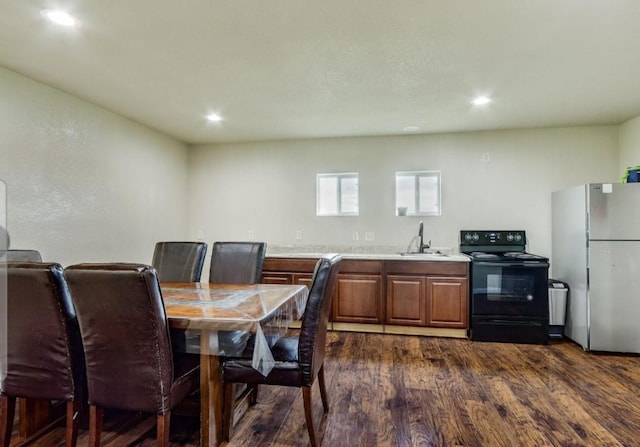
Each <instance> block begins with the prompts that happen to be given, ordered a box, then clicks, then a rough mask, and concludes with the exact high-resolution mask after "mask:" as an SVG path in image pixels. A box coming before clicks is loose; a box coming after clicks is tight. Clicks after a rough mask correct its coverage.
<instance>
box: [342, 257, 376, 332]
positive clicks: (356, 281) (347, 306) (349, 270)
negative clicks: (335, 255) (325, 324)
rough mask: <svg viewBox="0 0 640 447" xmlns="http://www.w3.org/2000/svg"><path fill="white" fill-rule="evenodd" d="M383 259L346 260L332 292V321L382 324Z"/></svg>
mask: <svg viewBox="0 0 640 447" xmlns="http://www.w3.org/2000/svg"><path fill="white" fill-rule="evenodd" d="M382 272H383V262H382V261H361V260H343V261H342V264H341V267H340V274H339V275H338V281H337V283H336V289H335V290H334V292H333V293H334V295H333V312H332V321H334V322H337V323H367V324H382V323H383V322H384V304H383V295H382V290H383V289H382Z"/></svg>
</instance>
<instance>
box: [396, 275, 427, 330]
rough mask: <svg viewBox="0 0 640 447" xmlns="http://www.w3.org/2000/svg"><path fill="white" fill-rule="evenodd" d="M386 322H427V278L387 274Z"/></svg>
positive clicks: (419, 324) (420, 324)
mask: <svg viewBox="0 0 640 447" xmlns="http://www.w3.org/2000/svg"><path fill="white" fill-rule="evenodd" d="M386 301H387V318H386V323H387V324H400V325H407V326H424V325H426V324H427V278H426V277H424V276H410V275H387V300H386Z"/></svg>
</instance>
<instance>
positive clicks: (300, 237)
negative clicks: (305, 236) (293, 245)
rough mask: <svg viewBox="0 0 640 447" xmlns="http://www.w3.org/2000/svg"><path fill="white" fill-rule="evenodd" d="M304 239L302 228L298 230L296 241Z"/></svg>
mask: <svg viewBox="0 0 640 447" xmlns="http://www.w3.org/2000/svg"><path fill="white" fill-rule="evenodd" d="M301 240H302V230H297V231H296V241H301Z"/></svg>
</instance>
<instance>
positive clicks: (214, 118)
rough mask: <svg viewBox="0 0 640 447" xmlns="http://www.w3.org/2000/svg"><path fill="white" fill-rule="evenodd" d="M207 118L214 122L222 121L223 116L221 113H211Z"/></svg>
mask: <svg viewBox="0 0 640 447" xmlns="http://www.w3.org/2000/svg"><path fill="white" fill-rule="evenodd" d="M207 119H208V120H209V121H211V122H212V123H219V122H220V121H222V117H221V116H220V115H218V114H217V113H210V114H208V115H207Z"/></svg>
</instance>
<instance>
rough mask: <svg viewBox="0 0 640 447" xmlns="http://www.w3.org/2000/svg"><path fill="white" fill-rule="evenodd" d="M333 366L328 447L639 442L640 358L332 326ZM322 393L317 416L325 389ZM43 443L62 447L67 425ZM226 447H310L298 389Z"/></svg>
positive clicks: (132, 435)
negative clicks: (351, 330) (352, 330)
mask: <svg viewBox="0 0 640 447" xmlns="http://www.w3.org/2000/svg"><path fill="white" fill-rule="evenodd" d="M325 369H326V378H327V388H328V391H329V400H330V405H331V411H330V413H329V416H328V418H326V419H325V420H324V422H323V424H322V425H321V426H320V439H322V441H323V445H324V446H325V447H326V446H340V447H341V446H393V447H397V446H478V447H486V446H509V447H513V446H526V447H530V446H589V447H591V446H639V445H640V357H638V356H620V355H604V354H592V353H585V352H584V351H583V350H582V349H581V348H580V347H579V346H577V345H575V344H573V343H571V342H553V343H552V344H550V345H548V346H538V345H518V344H502V343H481V342H471V341H468V340H457V339H446V338H427V337H414V336H394V335H374V334H356V333H338V332H332V333H330V334H329V346H328V357H327V360H326V368H325ZM313 397H314V399H315V400H314V411H315V416H316V418H317V419H316V420H320V416H321V413H322V404H321V402H320V397H319V393H318V391H317V386H316V387H314V394H313ZM105 425H106V426H105V429H106V430H107V432H108V433H106V434H105V436H104V441H105V442H104V443H103V445H104V446H118V447H121V446H128V445H131V446H144V447H151V446H153V445H154V436H155V426H154V419H151V418H147V417H139V416H137V415H126V416H123V415H122V414H116V415H111V416H110V418H108V419H107V421H106V424H105ZM129 429H130V430H129ZM171 429H172V444H171V445H172V446H173V447H178V446H180V447H187V446H197V445H199V444H198V442H197V439H198V434H199V433H198V425H197V421H194V420H192V419H188V418H179V417H175V418H173V421H172V427H171ZM86 441H87V434H86V431H82V432H81V435H80V439H79V445H80V446H82V445H85V444H86ZM35 445H38V446H47V447H52V446H61V445H63V442H62V433H61V431H54V432H52V433H50V434H49V435H47V436H45V437H44V438H42V439H41V440H40V442H38V443H36V444H35ZM228 445H229V447H239V446H243V447H246V446H288V447H293V446H307V445H308V437H307V431H306V426H305V425H304V412H303V407H302V398H301V393H300V391H299V390H298V389H295V388H291V389H287V388H273V387H271V388H269V387H262V388H261V396H260V400H259V403H258V404H257V405H256V406H255V407H252V408H250V409H249V411H247V413H246V414H245V415H244V417H243V419H242V420H240V422H238V424H237V425H236V427H235V429H234V430H233V433H232V440H231V442H230V443H229V444H228Z"/></svg>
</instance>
